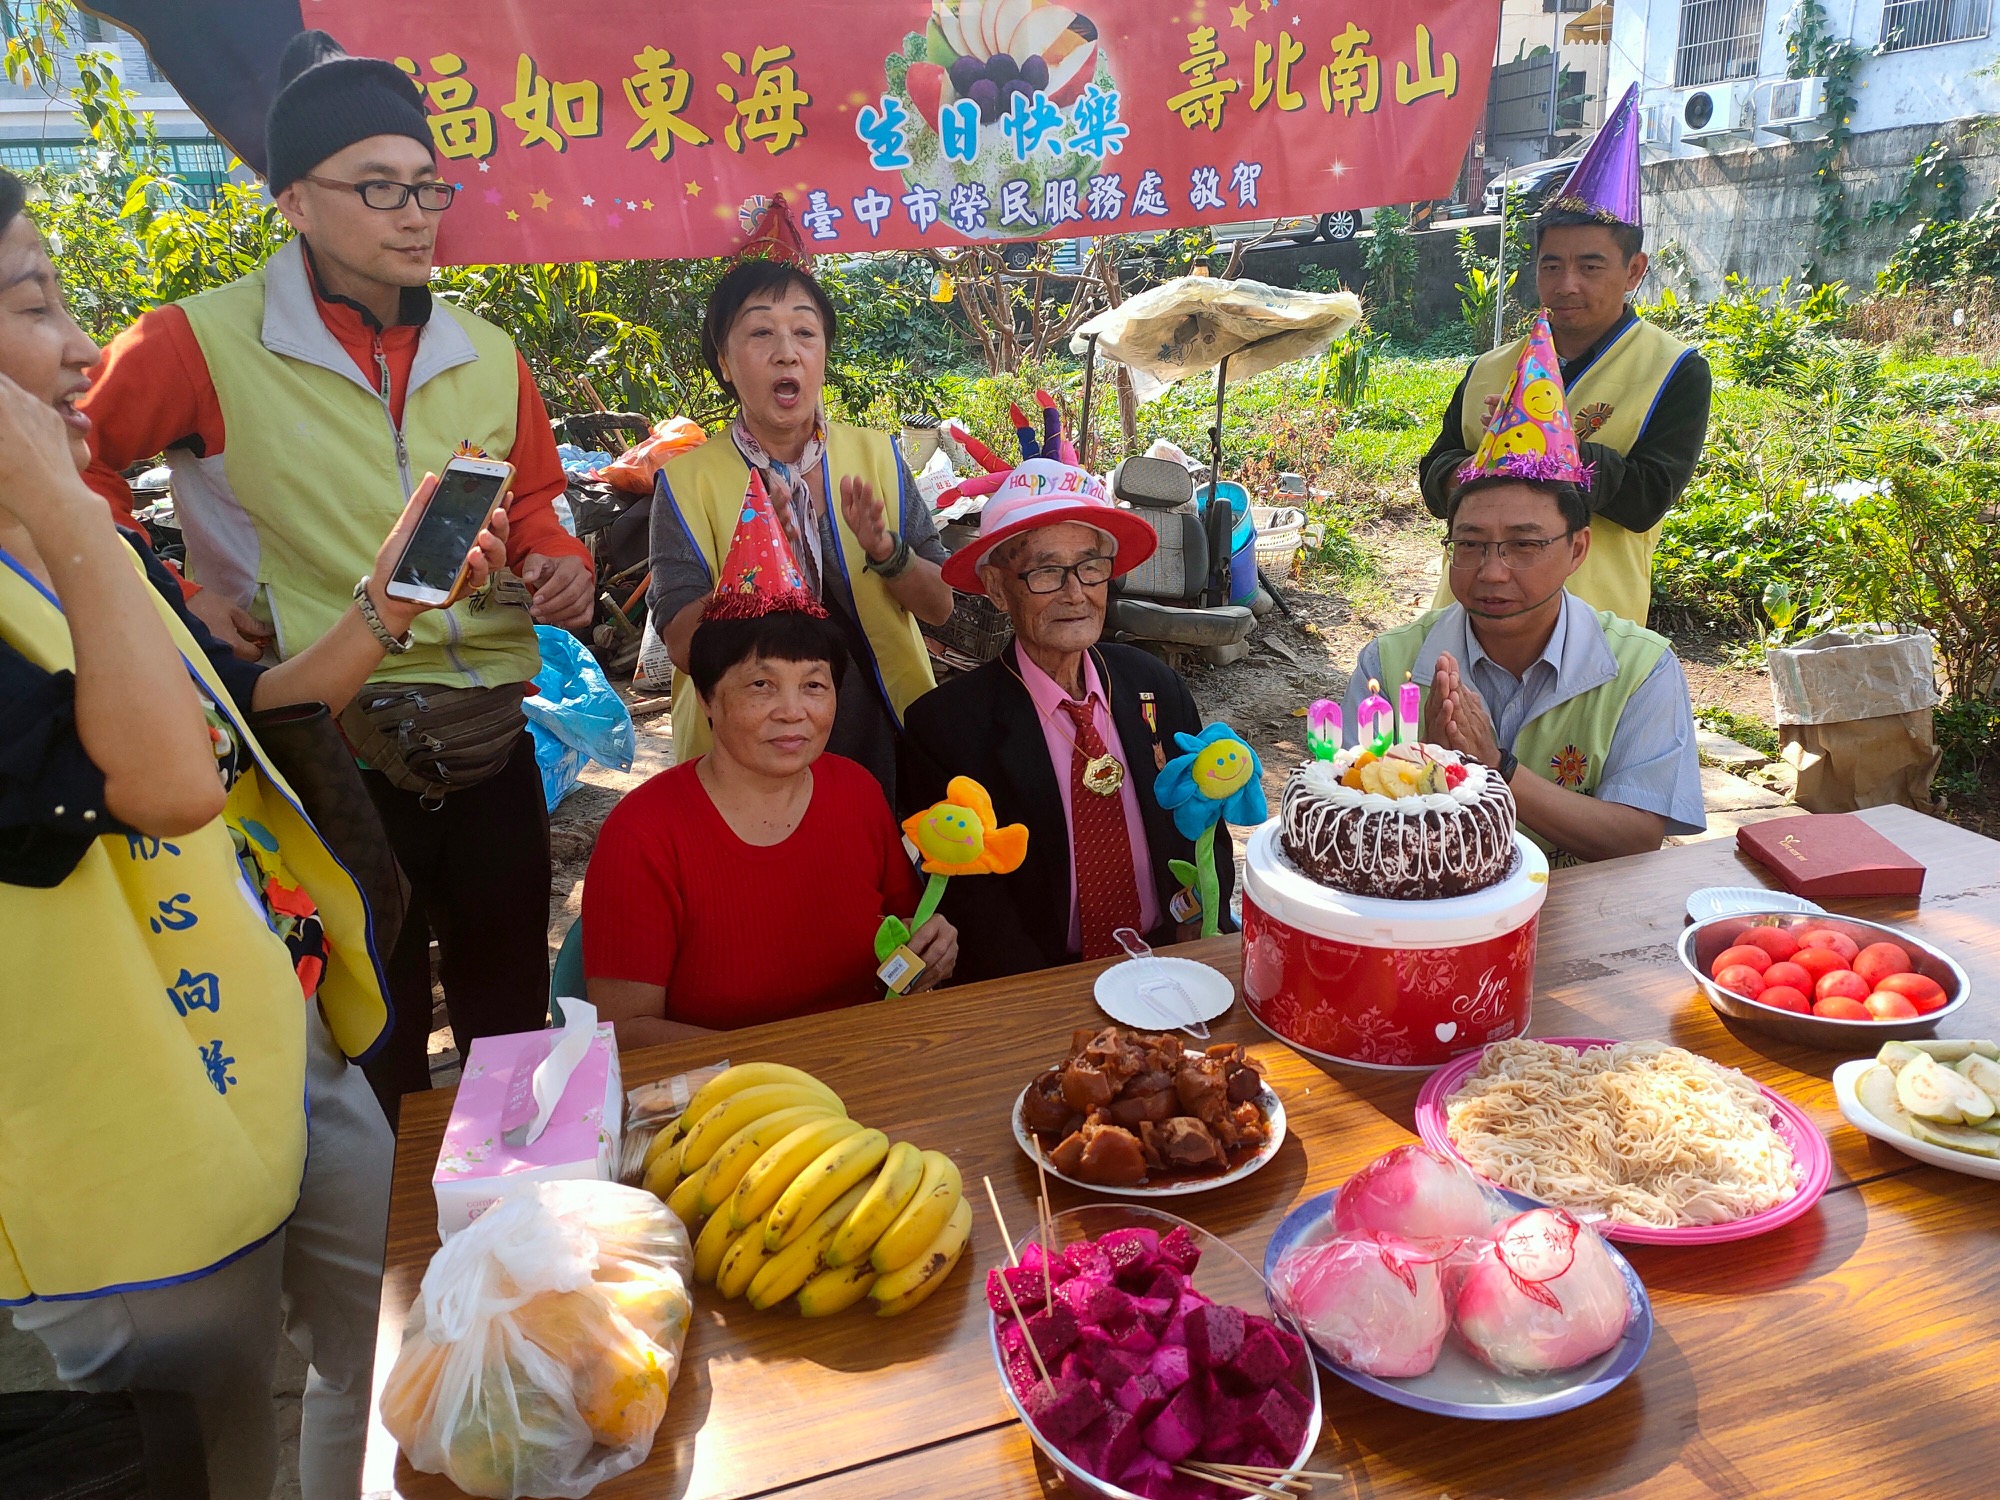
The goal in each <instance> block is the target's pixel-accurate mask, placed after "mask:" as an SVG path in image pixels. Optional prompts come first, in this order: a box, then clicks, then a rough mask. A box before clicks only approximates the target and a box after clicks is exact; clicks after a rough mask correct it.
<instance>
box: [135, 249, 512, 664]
mask: <svg viewBox="0 0 2000 1500" xmlns="http://www.w3.org/2000/svg"><path fill="white" fill-rule="evenodd" d="M181 307H182V310H183V311H185V312H186V314H187V319H188V325H189V327H191V328H192V329H193V330H194V336H195V339H196V341H197V342H198V343H199V344H200V345H201V351H202V355H203V357H204V359H206V360H207V362H208V371H209V375H210V376H211V378H212V379H213V380H214V383H215V393H216V399H217V400H218V401H219V402H220V404H221V407H222V425H223V433H224V446H223V452H222V453H221V454H220V455H219V456H211V457H208V458H196V457H195V456H194V455H192V454H189V453H187V452H185V451H184V450H183V451H178V452H176V453H174V454H171V455H169V456H170V459H171V460H172V462H173V465H174V492H175V495H176V498H177V499H178V500H179V502H180V510H181V517H182V524H183V527H184V529H185V531H186V535H187V539H188V560H189V563H190V567H191V571H192V573H193V575H194V577H195V578H196V580H197V581H198V582H201V583H203V584H207V585H211V586H216V587H219V588H220V590H221V591H222V593H223V594H224V595H225V596H226V597H230V598H234V599H236V600H238V601H239V602H240V601H245V600H247V601H249V602H248V603H247V604H246V605H245V607H246V608H247V609H249V611H250V612H251V613H252V614H253V615H256V616H259V617H260V618H264V619H267V620H268V621H269V623H270V624H271V626H272V627H273V629H274V630H275V632H276V635H277V643H278V654H279V656H280V657H290V656H293V655H295V654H296V653H298V652H300V651H302V650H304V649H305V648H306V647H307V646H310V645H311V644H312V643H313V642H314V641H316V640H318V639H319V638H320V637H321V636H323V635H325V634H326V632H327V631H328V630H330V629H331V628H332V627H333V624H334V622H335V621H336V620H338V619H339V618H340V617H341V615H342V614H344V613H345V612H346V610H347V608H348V606H349V605H350V604H352V603H353V596H354V584H355V581H356V580H357V579H360V578H363V577H365V576H367V574H368V573H370V572H371V571H372V570H373V569H374V566H375V553H376V551H377V549H378V548H380V547H381V545H382V540H383V538H384V537H386V536H388V534H389V532H390V530H391V529H392V528H393V527H394V526H395V524H396V519H397V517H398V516H400V515H401V514H402V511H403V506H404V503H405V501H406V500H407V499H408V497H409V495H410V493H411V491H413V490H414V489H415V488H416V484H417V481H419V480H421V479H422V478H423V476H424V474H425V473H427V472H428V473H433V474H436V473H442V472H443V470H444V466H445V464H446V463H448V462H449V461H450V459H451V457H452V454H453V453H454V452H456V451H457V450H458V448H459V445H460V444H462V443H463V444H469V445H470V446H472V447H474V448H477V449H479V450H480V451H481V452H483V453H485V454H487V455H488V456H489V457H492V458H505V457H506V456H507V454H508V453H509V451H510V450H511V449H512V448H513V446H514V416H515V411H516V409H517V404H518V402H519V399H520V390H519V366H518V364H517V362H516V359H515V354H514V346H513V344H512V343H510V342H509V341H508V339H507V336H506V335H505V334H503V333H501V332H500V330H499V329H497V328H495V327H493V326H492V325H491V324H489V323H487V322H485V321H484V320H482V319H480V318H476V317H474V316H472V315H471V314H470V313H467V312H464V311H462V310H460V309H456V308H448V307H446V306H445V305H444V304H443V303H442V302H434V303H433V304H432V306H431V315H430V321H429V322H428V323H427V324H426V325H425V327H424V330H423V334H422V337H421V339H420V340H419V343H418V346H417V355H416V360H415V362H414V364H413V365H412V366H411V369H410V378H409V389H408V391H407V392H406V394H405V396H404V400H403V423H402V427H401V429H400V430H399V429H398V428H397V426H396V424H395V421H394V420H393V418H392V417H391V415H390V408H389V401H388V398H387V396H386V395H385V394H384V388H383V387H378V386H375V385H371V384H370V382H369V381H368V379H367V378H366V377H364V376H363V374H362V372H361V369H360V367H359V366H357V365H356V364H355V362H354V360H353V358H352V357H351V356H350V355H349V354H348V353H347V351H346V350H345V349H343V348H342V347H341V345H340V341H339V340H338V339H336V338H335V337H334V336H333V333H332V331H331V330H329V329H328V328H327V326H326V324H325V323H324V322H323V321H322V320H321V318H320V315H319V308H318V305H317V303H316V300H315V298H314V296H313V290H312V284H311V281H310V279H309V277H308V275H307V271H306V266H305V256H304V252H303V249H302V247H301V244H300V242H299V241H297V240H294V241H293V242H292V243H291V244H289V245H287V246H286V247H285V248H284V249H283V250H281V251H279V252H278V253H277V254H276V255H274V256H273V257H272V258H271V260H270V262H269V264H267V265H265V266H263V267H261V268H259V269H258V270H256V271H253V272H251V273H250V274H249V275H248V276H245V277H244V278H243V279H242V280H241V281H235V282H231V283H230V284H229V285H228V286H224V287H218V288H217V289H216V290H214V291H212V292H205V293H203V294H202V295H201V296H199V297H195V298H193V299H191V300H190V301H187V302H184V303H182V304H181ZM380 379H381V380H382V381H383V382H384V383H385V385H386V381H387V379H388V374H387V367H386V366H382V367H381V372H380ZM414 633H415V642H414V645H413V646H412V648H411V649H410V651H409V652H407V653H406V654H403V655H391V656H388V657H385V658H384V659H383V662H382V665H381V666H380V667H379V668H377V669H376V671H375V673H374V675H373V676H372V677H370V679H369V680H370V681H371V682H435V683H444V684H448V685H450V686H454V687H494V686H499V685H501V684H504V683H510V682H524V681H526V680H527V679H529V678H531V677H533V676H534V675H535V673H536V672H537V671H538V670H539V668H540V663H541V657H540V653H539V652H538V651H537V649H536V645H535V627H534V622H533V621H532V620H531V619H530V618H529V616H528V612H527V611H526V610H524V609H520V608H516V607H511V606H499V605H490V604H488V603H486V601H484V600H480V599H467V600H462V601H461V602H459V603H458V604H456V605H454V606H452V608H450V609H448V610H435V611H432V612H430V613H428V614H425V615H423V616H421V617H419V618H418V620H417V622H416V625H415V627H414Z"/></svg>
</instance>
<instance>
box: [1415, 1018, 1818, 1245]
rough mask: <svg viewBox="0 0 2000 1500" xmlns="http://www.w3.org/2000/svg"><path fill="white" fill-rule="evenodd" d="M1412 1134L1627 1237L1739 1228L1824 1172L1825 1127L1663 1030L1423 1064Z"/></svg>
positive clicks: (1753, 1229)
mask: <svg viewBox="0 0 2000 1500" xmlns="http://www.w3.org/2000/svg"><path fill="white" fill-rule="evenodd" d="M1417 1133H1418V1134H1419V1135H1421V1136H1422V1137H1423V1138H1424V1140H1425V1142H1426V1143H1427V1144H1429V1145H1430V1146H1432V1147H1435V1148H1436V1149H1438V1150H1440V1151H1448V1152H1450V1153H1451V1154H1452V1155H1454V1156H1456V1157H1458V1158H1459V1159H1460V1160H1461V1161H1463V1162H1465V1164H1466V1165H1467V1166H1469V1167H1471V1168H1472V1170H1473V1171H1475V1172H1477V1173H1478V1174H1479V1175H1480V1176H1482V1177H1484V1178H1487V1179H1488V1180H1489V1181H1492V1182H1494V1183H1497V1184H1498V1185H1499V1186H1501V1187H1504V1188H1507V1189H1510V1190H1511V1191H1514V1192H1517V1193H1526V1194H1528V1195H1529V1196H1531V1197H1535V1198H1539V1199H1540V1200H1541V1201H1543V1202H1545V1203H1553V1204H1556V1205H1558V1206H1560V1207H1563V1208H1567V1209H1569V1210H1570V1211H1571V1212H1572V1213H1574V1214H1576V1215H1577V1216H1578V1217H1579V1218H1587V1219H1589V1220H1590V1221H1591V1222H1592V1224H1593V1226H1594V1227H1595V1228H1596V1230H1597V1232H1598V1233H1599V1234H1601V1235H1603V1236H1604V1237H1605V1238H1606V1239H1613V1240H1627V1241H1632V1242H1635V1243H1639V1244H1649V1245H1713V1244H1719V1243H1721V1242H1722V1241H1724V1240H1740V1239H1748V1238H1749V1237H1750V1236H1751V1235H1755V1234H1762V1233H1764V1232H1765V1231H1766V1230H1770V1229H1776V1228H1777V1227H1778V1226H1779V1225H1781V1224H1789V1223H1791V1221H1792V1220H1794V1219H1796V1218H1798V1217H1799V1216H1800V1215H1801V1214H1803V1213H1805V1212H1806V1211H1807V1210H1808V1209H1810V1208H1811V1207H1812V1206H1813V1204H1815V1203H1816V1202H1818V1201H1819V1196H1820V1194H1821V1193H1823V1192H1825V1191H1826V1185H1827V1182H1828V1181H1829V1180H1830V1179H1831V1178H1832V1176H1833V1153H1832V1152H1830V1151H1829V1150H1828V1149H1827V1144H1826V1139H1825V1137H1823V1136H1822V1135H1821V1134H1820V1133H1819V1131H1818V1129H1817V1128H1816V1127H1815V1126H1814V1125H1813V1123H1812V1121H1811V1120H1810V1119H1808V1118H1807V1117H1806V1115H1805V1114H1804V1113H1803V1112H1801V1111H1800V1110H1799V1109H1798V1108H1797V1107H1796V1106H1795V1105H1793V1104H1792V1103H1791V1101H1790V1100H1788V1099H1786V1098H1785V1097H1784V1096H1783V1095H1782V1094H1779V1093H1777V1092H1775V1091H1774V1090H1771V1089H1768V1088H1766V1087H1764V1085H1762V1084H1761V1083H1758V1082H1757V1081H1756V1080H1755V1079H1752V1078H1748V1077H1746V1076H1744V1075H1743V1074H1742V1073H1739V1072H1737V1071H1736V1070H1735V1069H1734V1068H1725V1067H1723V1066H1722V1065H1721V1064H1719V1063H1714V1062H1710V1061H1709V1060H1708V1059H1707V1058H1705V1057H1698V1056H1696V1055H1695V1054H1694V1053H1692V1052H1689V1051H1686V1050H1685V1049H1683V1048H1680V1047H1675V1046H1672V1045H1670V1044H1668V1043H1666V1042H1617V1041H1612V1040H1610V1039H1609V1038H1605V1037H1571V1036H1557V1037H1537V1038H1533V1039H1529V1038H1525V1037H1518V1038H1515V1039H1514V1040H1512V1041H1506V1042H1494V1043H1492V1044H1491V1045H1489V1046H1487V1047H1486V1048H1484V1049H1483V1050H1482V1051H1479V1052H1474V1053H1470V1054H1468V1055H1467V1056H1465V1057H1461V1058H1459V1059H1458V1060H1456V1061H1455V1062H1452V1063H1449V1064H1447V1065H1446V1066H1444V1067H1442V1068H1440V1069H1438V1071H1437V1072H1435V1073H1433V1074H1432V1075H1431V1076H1430V1079H1429V1080H1428V1081H1427V1082H1426V1083H1425V1084H1424V1087H1423V1091H1422V1092H1421V1093H1419V1094H1418V1095H1417ZM1600 1143H1608V1149H1607V1144H1600ZM1690 1156H1691V1157H1692V1158H1693V1159H1694V1161H1695V1163H1696V1164H1697V1165H1696V1166H1694V1167H1681V1168H1676V1167H1673V1166H1670V1165H1669V1164H1668V1163H1670V1162H1673V1161H1678V1160H1685V1159H1687V1158H1688V1157H1690ZM1649 1159H1651V1160H1653V1161H1657V1162H1659V1163H1660V1165H1659V1166H1657V1167H1650V1168H1649V1167H1648V1166H1647V1162H1648V1160H1649Z"/></svg>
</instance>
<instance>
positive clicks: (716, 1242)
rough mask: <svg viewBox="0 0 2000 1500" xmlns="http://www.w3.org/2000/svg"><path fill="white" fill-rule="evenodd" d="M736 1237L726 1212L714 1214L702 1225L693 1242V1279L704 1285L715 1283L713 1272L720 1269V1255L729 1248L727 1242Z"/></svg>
mask: <svg viewBox="0 0 2000 1500" xmlns="http://www.w3.org/2000/svg"><path fill="white" fill-rule="evenodd" d="M735 1238H736V1231H735V1230H733V1229H731V1228H730V1227H729V1215H728V1214H715V1215H713V1216H711V1217H710V1219H709V1221H708V1223H707V1224H705V1225H703V1226H702V1231H701V1235H700V1237H699V1238H698V1239H696V1240H695V1242H694V1279H695V1280H696V1281H699V1282H701V1283H702V1284H703V1285H704V1286H713V1285H714V1284H715V1273H716V1272H717V1271H719V1270H721V1269H722V1257H723V1254H724V1252H726V1251H727V1250H728V1249H729V1243H730V1241H731V1240H733V1239H735Z"/></svg>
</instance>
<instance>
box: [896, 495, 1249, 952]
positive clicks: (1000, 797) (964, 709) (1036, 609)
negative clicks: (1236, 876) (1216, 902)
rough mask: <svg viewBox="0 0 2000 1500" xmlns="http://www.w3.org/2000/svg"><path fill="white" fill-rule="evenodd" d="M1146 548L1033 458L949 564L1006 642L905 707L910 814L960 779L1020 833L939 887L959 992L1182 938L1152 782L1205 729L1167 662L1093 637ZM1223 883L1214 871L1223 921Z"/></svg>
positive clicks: (904, 791) (903, 787) (1148, 537)
mask: <svg viewBox="0 0 2000 1500" xmlns="http://www.w3.org/2000/svg"><path fill="white" fill-rule="evenodd" d="M1156 544H1157V539H1156V538H1155V536H1154V534H1153V531H1152V529H1151V528H1150V527H1148V526H1147V525H1146V524H1145V523H1144V522H1143V521H1141V520H1139V519H1138V518H1137V517H1135V516H1134V515H1133V514H1132V513H1131V512H1130V511H1127V510H1121V509H1119V508H1118V507H1117V506H1116V505H1114V504H1113V503H1112V502H1111V500H1110V499H1109V497H1108V496H1107V495H1106V493H1105V487H1104V481H1103V480H1101V479H1099V478H1098V477H1096V476H1095V475H1092V474H1089V473H1086V472H1085V471H1084V470H1082V469H1080V468H1077V467H1075V466H1074V465H1071V464H1066V463H1063V462H1060V461H1058V460H1056V459H1051V458H1034V459H1030V460H1028V461H1027V462H1026V463H1023V464H1022V465H1021V466H1020V467H1019V468H1017V469H1015V470H1014V471H1013V472H1012V473H1011V474H1010V475H1009V476H1008V478H1007V481H1006V483H1005V485H1004V487H1003V488H1002V489H1001V490H1000V491H999V492H998V493H996V494H995V495H994V496H993V498H992V499H990V500H989V501H988V502H987V504H986V508H985V510H984V512H983V513H982V514H981V517H980V528H979V537H978V539H977V540H976V541H974V542H973V543H972V544H971V545H970V546H967V547H965V548H963V549H962V550H960V551H959V552H957V553H956V554H954V555H953V557H952V559H951V561H949V562H948V563H946V564H945V567H944V576H945V580H946V582H948V583H950V584H951V585H952V587H953V588H956V589H960V590H962V591H966V592H974V591H979V592H984V593H985V595H986V596H987V597H988V598H989V599H991V600H992V601H993V602H994V604H996V605H998V606H999V607H1000V608H1001V609H1003V610H1005V611H1006V612H1007V617H1008V619H1010V620H1011V621H1012V622H1013V625H1014V639H1013V641H1012V642H1011V643H1010V644H1009V645H1008V646H1007V648H1006V649H1005V650H1004V651H1002V652H1001V654H1000V655H999V657H998V658H996V659H995V660H993V661H990V662H988V663H987V664H986V665H985V666H983V667H981V668H980V669H979V670H978V671H976V672H972V673H970V674H968V675H967V676H965V677H961V678H958V679H957V680H955V681H953V682H948V683H946V684H944V685H943V686H942V687H939V688H937V689H935V690H933V691H932V692H929V693H926V694H925V695H924V696H923V697H921V698H919V699H917V701H916V702H915V703H913V704H911V705H910V709H909V712H908V714H907V715H906V716H905V722H904V742H903V756H902V772H901V776H900V778H899V792H900V799H901V803H902V807H903V811H904V812H906V813H909V812H915V811H916V810H918V809H920V808H923V807H926V806H928V805H930V804H931V803H932V802H934V801H936V800H938V799H939V798H941V797H943V796H944V795H945V787H946V784H947V783H948V782H949V781H950V779H951V778H952V777H954V776H970V777H971V778H973V779H974V780H975V781H977V782H979V783H980V784H981V785H983V786H984V787H985V788H986V790H987V791H988V792H989V793H991V795H992V798H993V806H994V810H995V812H996V814H997V815H998V816H999V818H1000V820H1001V821H1002V822H1003V823H1022V824H1025V825H1026V826H1027V829H1028V855H1027V858H1026V860H1025V861H1024V862H1023V863H1022V865H1021V867H1020V868H1019V869H1018V870H1016V871H1014V872H1013V873H1012V874H1010V875H995V876H990V877H987V878H985V879H980V880H954V881H953V882H951V885H950V886H949V887H948V889H947V891H946V894H945V898H944V905H943V907H941V908H940V909H941V910H942V911H943V912H944V914H945V915H946V916H948V917H949V918H950V919H951V921H952V922H953V923H954V924H955V925H956V926H957V928H958V932H959V957H958V966H957V974H956V977H957V978H958V979H959V980H961V981H965V980H977V979H991V978H995V977H997V976H999V975H1003V974H1017V973H1023V972H1026V971H1029V970H1033V969H1043V968H1051V967H1054V966H1056V965H1059V964H1066V963H1074V962H1076V961H1077V960H1078V959H1087V958H1103V957H1105V956H1107V955H1109V954H1113V953H1117V952H1118V951H1120V949H1119V942H1118V939H1117V937H1116V934H1117V933H1118V932H1120V931H1122V930H1125V929H1130V930H1131V931H1132V932H1134V933H1137V934H1139V935H1141V936H1143V937H1144V938H1146V940H1147V941H1149V942H1152V943H1155V944H1159V943H1170V942H1174V941H1177V940H1178V938H1179V937H1180V936H1181V928H1180V924H1179V922H1178V921H1177V919H1176V916H1175V906H1176V898H1177V896H1178V895H1179V892H1180V889H1181V887H1180V883H1179V882H1178V881H1177V880H1176V879H1175V878H1174V876H1173V874H1172V873H1171V872H1170V870H1169V869H1168V861H1169V860H1174V859H1179V860H1192V859H1193V857H1194V851H1193V846H1192V844H1191V843H1190V842H1189V841H1188V840H1187V839H1186V838H1184V837H1182V836H1181V834H1180V833H1179V832H1178V831H1177V830H1176V829H1175V828H1174V823H1173V818H1172V817H1171V815H1170V814H1168V813H1167V812H1166V811H1165V810H1164V809H1163V808H1162V807H1161V806H1160V804H1159V799H1158V798H1157V797H1156V796H1155V795H1154V791H1153V785H1154V782H1155V780H1156V779H1157V777H1158V775H1159V772H1160V768H1161V767H1162V766H1164V765H1165V764H1166V762H1167V760H1168V758H1169V757H1171V756H1173V755H1175V754H1177V753H1178V752H1177V751H1176V749H1175V747H1174V739H1173V737H1174V735H1175V734H1176V733H1177V732H1178V733H1184V734H1193V733H1195V732H1196V731H1198V730H1199V729H1200V728H1201V714H1200V711H1199V710H1198V709H1197V708H1196V707H1195V703H1194V698H1193V697H1192V696H1191V695H1190V694H1189V692H1188V690H1187V685H1186V684H1185V683H1183V682H1182V681H1181V680H1180V678H1179V676H1177V675H1176V674H1175V672H1174V671H1173V669H1172V668H1171V667H1169V666H1167V665H1166V664H1165V663H1164V662H1162V661H1160V660H1159V659H1158V658H1157V657H1154V656H1151V655H1148V654H1147V653H1146V652H1144V651H1140V650H1138V649H1137V648H1135V647H1132V646H1121V645H1115V644H1106V643H1104V642H1102V641H1100V639H1099V637H1100V636H1101V635H1102V634H1103V630H1104V606H1105V600H1106V598H1107V596H1108V594H1109V592H1110V584H1111V580H1112V578H1113V577H1115V576H1117V575H1118V574H1121V573H1126V572H1129V571H1131V570H1132V569H1133V568H1136V567H1137V566H1138V565H1139V564H1140V563H1142V562H1144V561H1145V560H1146V558H1147V557H1148V556H1150V555H1151V553H1152V551H1153V548H1154V546H1155V545H1156ZM1233 873H1234V872H1233V869H1232V862H1231V861H1228V860H1224V861H1223V867H1222V870H1221V876H1222V901H1223V906H1224V908H1225V910H1226V909H1227V906H1228V901H1229V894H1230V886H1231V883H1232V876H1233ZM1225 921H1226V918H1225Z"/></svg>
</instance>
